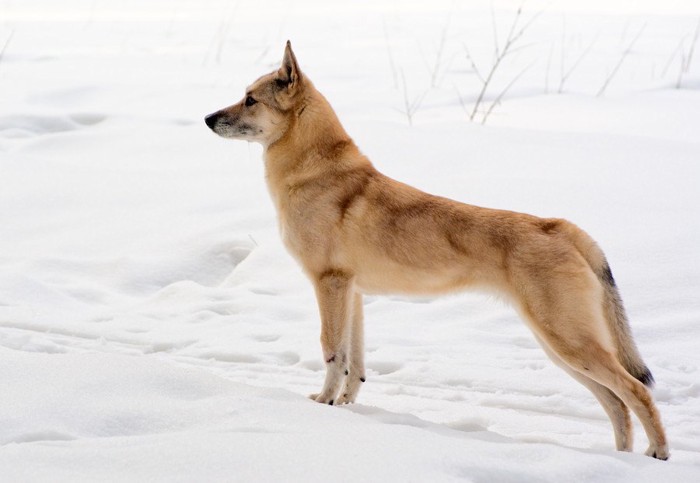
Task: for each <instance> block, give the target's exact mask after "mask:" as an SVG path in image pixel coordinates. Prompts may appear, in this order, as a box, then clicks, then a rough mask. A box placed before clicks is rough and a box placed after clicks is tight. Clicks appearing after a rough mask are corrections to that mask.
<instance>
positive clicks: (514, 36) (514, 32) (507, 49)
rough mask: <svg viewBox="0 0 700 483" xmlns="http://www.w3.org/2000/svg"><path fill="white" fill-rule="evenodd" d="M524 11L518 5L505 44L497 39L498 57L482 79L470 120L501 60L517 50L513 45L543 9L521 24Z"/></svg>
mask: <svg viewBox="0 0 700 483" xmlns="http://www.w3.org/2000/svg"><path fill="white" fill-rule="evenodd" d="M522 13H523V6H522V4H521V5H520V7H518V10H517V11H516V12H515V15H514V17H513V23H512V24H511V26H510V30H509V31H508V35H507V37H506V40H505V43H504V44H503V46H502V47H500V46H499V45H498V43H497V41H496V57H495V59H494V61H493V64H492V65H491V69H490V70H489V73H488V74H487V75H486V78H484V79H483V80H482V85H481V90H480V91H479V95H478V96H477V98H476V102H475V103H474V107H473V108H472V111H471V114H470V115H469V120H470V121H474V118H475V117H476V114H477V112H479V106H481V103H482V102H483V100H484V96H485V95H486V91H487V90H488V88H489V85H490V84H491V80H492V79H493V76H494V74H495V73H496V71H497V70H498V67H499V66H500V65H501V62H502V61H503V59H504V58H505V57H506V56H508V55H509V54H512V53H513V52H514V51H515V49H514V48H513V47H514V45H515V44H516V42H517V41H518V40H519V39H520V37H522V35H523V34H524V33H525V31H526V30H527V28H528V27H529V26H530V25H531V24H532V22H534V21H535V20H536V19H537V18H538V17H539V16H540V15H541V14H542V11H540V12H538V13H536V14H535V15H533V16H532V17H530V19H529V20H528V21H527V22H526V23H525V24H524V25H522V26H519V22H520V19H521V17H522ZM494 31H495V30H494ZM470 59H471V57H470ZM477 70H478V69H477ZM480 77H481V76H480ZM518 77H519V76H518Z"/></svg>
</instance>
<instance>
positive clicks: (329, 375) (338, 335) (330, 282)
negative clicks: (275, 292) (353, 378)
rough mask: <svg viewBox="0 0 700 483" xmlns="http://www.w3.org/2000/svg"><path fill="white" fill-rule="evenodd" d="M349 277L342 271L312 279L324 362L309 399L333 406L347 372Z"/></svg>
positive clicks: (327, 272)
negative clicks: (320, 386) (322, 374)
mask: <svg viewBox="0 0 700 483" xmlns="http://www.w3.org/2000/svg"><path fill="white" fill-rule="evenodd" d="M352 285H353V280H352V276H351V275H349V274H347V273H345V272H344V271H342V270H326V271H325V272H323V273H322V274H321V275H320V276H318V278H316V280H314V288H315V289H316V299H317V301H318V308H319V312H320V315H321V348H322V349H323V359H324V360H325V361H326V381H325V383H324V384H323V389H321V392H320V393H319V394H312V395H311V396H309V397H310V398H311V399H313V400H315V401H317V402H320V403H324V404H331V405H332V404H333V403H334V401H335V400H336V399H337V395H338V392H339V391H340V387H341V385H342V384H343V381H344V380H345V376H346V374H347V372H348V336H349V335H350V334H349V332H350V330H349V329H350V319H351V316H352V295H353V288H352Z"/></svg>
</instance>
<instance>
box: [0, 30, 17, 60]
mask: <svg viewBox="0 0 700 483" xmlns="http://www.w3.org/2000/svg"><path fill="white" fill-rule="evenodd" d="M14 35H15V31H14V30H11V31H10V35H9V36H8V37H7V40H5V43H4V44H3V46H2V49H0V64H2V59H3V57H5V52H6V51H7V47H8V46H9V45H10V41H11V40H12V37H13V36H14Z"/></svg>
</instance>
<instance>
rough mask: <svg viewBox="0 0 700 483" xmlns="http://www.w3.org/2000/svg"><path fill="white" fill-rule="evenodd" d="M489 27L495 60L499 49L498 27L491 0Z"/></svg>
mask: <svg viewBox="0 0 700 483" xmlns="http://www.w3.org/2000/svg"><path fill="white" fill-rule="evenodd" d="M491 28H492V30H493V59H494V61H495V60H496V59H497V58H498V55H499V54H498V53H499V52H500V50H501V49H500V48H499V47H498V28H497V25H496V10H495V9H494V8H493V1H491Z"/></svg>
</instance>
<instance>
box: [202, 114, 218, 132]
mask: <svg viewBox="0 0 700 483" xmlns="http://www.w3.org/2000/svg"><path fill="white" fill-rule="evenodd" d="M218 118H219V113H218V112H215V113H214V114H209V115H208V116H207V117H205V118H204V122H206V123H207V126H209V129H214V126H215V125H216V120H217V119H218Z"/></svg>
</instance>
